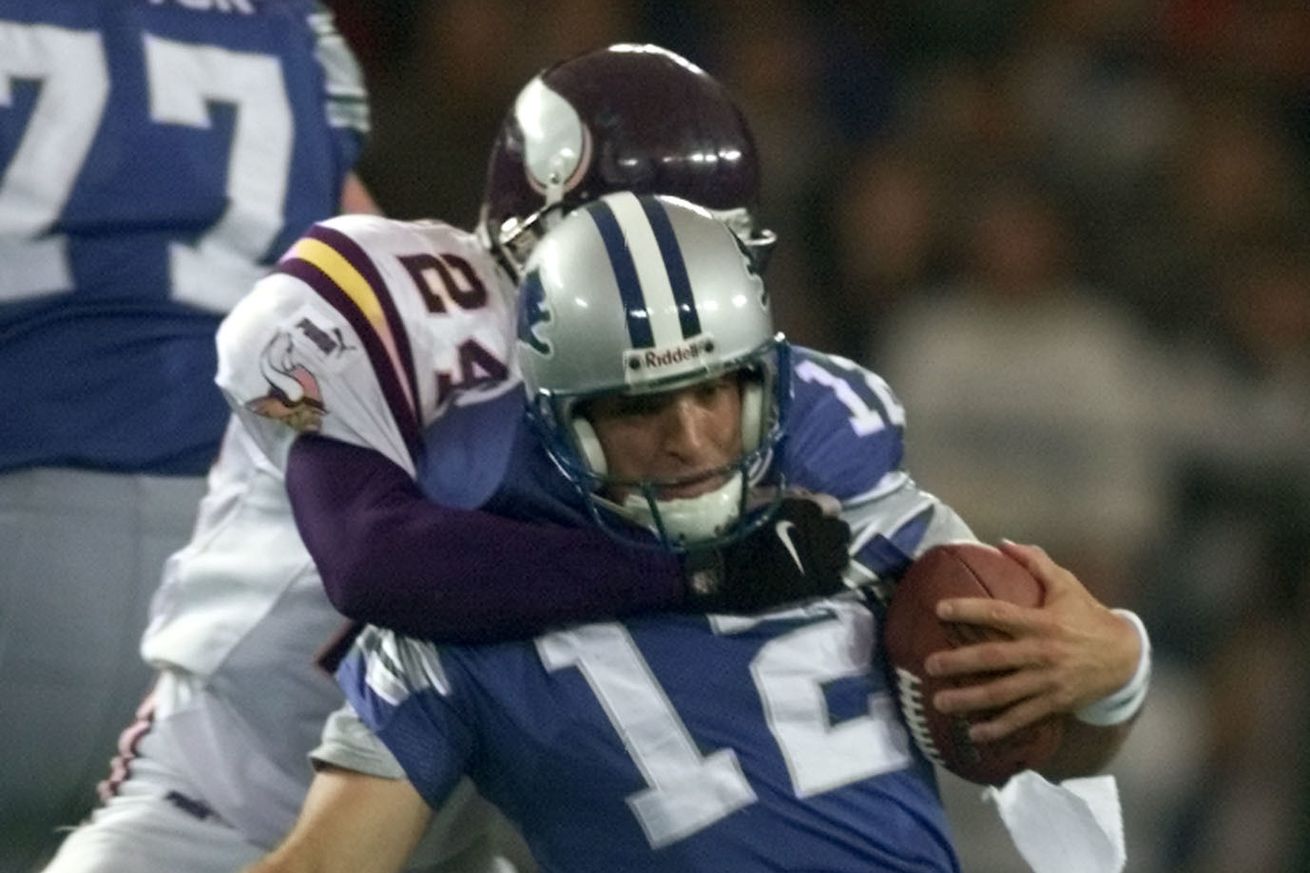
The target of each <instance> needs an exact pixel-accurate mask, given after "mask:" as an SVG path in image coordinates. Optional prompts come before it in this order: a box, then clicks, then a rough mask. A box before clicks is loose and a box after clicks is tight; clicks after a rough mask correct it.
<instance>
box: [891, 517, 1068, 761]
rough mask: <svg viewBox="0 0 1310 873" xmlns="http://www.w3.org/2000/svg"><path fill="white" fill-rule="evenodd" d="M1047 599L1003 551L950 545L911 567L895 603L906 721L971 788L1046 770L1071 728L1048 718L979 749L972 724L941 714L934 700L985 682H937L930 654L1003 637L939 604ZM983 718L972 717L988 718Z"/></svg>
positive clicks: (923, 746)
mask: <svg viewBox="0 0 1310 873" xmlns="http://www.w3.org/2000/svg"><path fill="white" fill-rule="evenodd" d="M1044 594H1045V591H1044V589H1043V587H1042V583H1041V582H1039V581H1038V580H1037V579H1036V578H1035V577H1033V575H1032V574H1030V573H1029V572H1028V571H1027V570H1026V569H1025V568H1024V567H1022V566H1021V565H1020V564H1018V563H1017V562H1015V561H1014V560H1012V559H1010V558H1009V557H1007V556H1006V555H1005V554H1004V553H1002V552H1001V551H1000V550H999V549H996V548H993V547H992V546H988V545H983V544H981V543H951V544H947V545H941V546H935V547H934V548H931V549H929V550H928V551H926V552H924V553H923V555H921V556H920V557H919V559H918V560H916V561H915V562H914V563H913V564H911V565H910V568H909V570H907V571H906V573H905V575H904V577H902V579H901V581H900V584H899V586H898V587H897V588H896V591H895V593H894V594H893V595H892V599H891V602H890V603H889V604H888V607H887V616H886V619H885V624H884V628H883V637H884V642H885V644H886V647H887V655H888V658H889V660H890V662H891V666H892V668H893V670H894V671H895V678H896V686H897V692H898V695H899V698H900V704H901V712H902V715H903V716H904V718H905V721H906V723H907V724H908V725H909V728H910V732H911V733H912V734H913V736H914V740H915V742H916V743H917V744H918V746H919V748H920V750H922V751H923V753H924V754H925V755H926V756H928V758H930V759H931V760H932V761H934V762H935V763H937V764H939V765H941V766H942V767H945V768H946V769H947V770H949V771H951V772H952V773H954V774H955V775H957V776H960V777H961V778H963V779H967V780H968V781H970V782H976V783H979V784H984V785H1002V784H1004V783H1005V781H1006V780H1007V779H1009V778H1010V777H1011V776H1013V775H1014V774H1015V773H1018V772H1020V771H1022V770H1028V769H1035V768H1037V767H1040V766H1041V765H1042V764H1043V763H1045V762H1046V761H1047V760H1049V759H1050V757H1051V755H1052V754H1053V753H1054V752H1055V749H1056V747H1057V746H1058V745H1059V744H1060V739H1061V736H1062V735H1063V732H1064V730H1063V728H1064V725H1063V721H1062V720H1061V719H1060V718H1058V717H1048V718H1046V719H1043V720H1042V721H1039V722H1036V723H1034V724H1032V725H1029V726H1028V727H1026V728H1023V729H1022V730H1019V731H1016V732H1015V733H1013V734H1011V735H1010V736H1008V737H1005V738H1003V739H1000V740H997V741H995V742H991V743H980V744H974V743H973V742H972V741H971V740H970V739H969V726H970V724H971V723H972V722H971V720H970V718H968V717H965V716H963V715H946V714H944V713H941V712H938V711H937V710H935V709H934V708H933V706H932V698H933V695H935V694H936V693H937V692H938V691H941V690H945V689H947V688H952V687H963V686H965V685H967V684H971V683H976V682H977V681H978V677H965V678H947V677H931V676H929V675H928V674H927V671H925V670H924V661H925V660H926V659H927V658H928V656H929V655H931V654H932V653H934V652H940V651H942V650H944V649H949V648H956V647H960V646H967V645H971V644H973V643H979V642H984V641H986V640H988V639H998V638H1004V634H1002V633H1001V632H999V631H995V630H991V629H989V628H984V627H979V626H976V625H966V624H957V623H953V622H943V621H941V620H940V619H938V618H937V614H936V607H937V602H938V601H940V600H943V599H946V598H951V597H995V598H998V599H1000V600H1005V601H1009V602H1011V603H1017V604H1019V605H1020V606H1040V605H1041V604H1042V600H1043V597H1044ZM979 716H980V714H975V715H974V716H973V717H972V718H973V720H978V721H982V720H985V719H983V718H980V717H979Z"/></svg>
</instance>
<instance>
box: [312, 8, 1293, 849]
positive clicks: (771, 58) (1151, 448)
mask: <svg viewBox="0 0 1310 873" xmlns="http://www.w3.org/2000/svg"><path fill="white" fill-rule="evenodd" d="M329 5H332V6H334V7H335V11H336V12H337V15H338V19H339V23H340V25H341V27H342V29H343V31H344V32H345V33H346V35H347V37H348V39H349V40H350V41H351V43H352V45H353V46H354V47H355V49H356V51H357V52H358V54H359V56H360V58H361V61H362V62H363V64H364V67H365V71H366V74H367V77H368V81H369V85H370V89H371V92H372V98H373V105H374V122H375V135H374V137H373V139H372V142H371V145H370V146H369V149H368V151H367V152H366V155H365V158H364V161H363V162H362V164H361V165H360V172H361V175H362V176H363V178H364V180H365V182H366V183H367V184H368V185H369V186H371V188H372V190H373V191H374V193H375V194H376V195H377V197H378V199H379V201H380V203H381V204H382V206H383V208H384V209H385V210H386V211H387V212H389V213H390V214H392V215H395V216H398V217H404V218H417V217H424V216H432V217H439V218H442V219H445V220H448V221H450V222H452V223H456V224H461V225H463V226H465V227H471V226H472V224H473V222H474V220H475V218H476V216H477V209H478V205H479V203H480V199H481V186H482V178H483V170H484V166H485V160H486V155H487V153H488V150H489V146H490V143H491V140H492V138H493V136H494V134H495V131H496V128H497V126H498V125H499V123H500V121H501V118H502V116H503V114H504V112H505V111H506V109H507V108H508V107H509V105H510V102H511V101H512V99H513V96H514V94H515V93H516V91H517V89H518V88H519V87H520V86H521V85H522V84H523V83H524V82H525V81H526V80H527V79H528V78H529V77H530V76H531V75H533V74H534V73H535V72H536V71H537V70H539V69H540V68H541V67H543V66H545V65H547V64H549V63H550V62H552V61H554V60H557V59H561V58H564V57H567V56H570V55H573V54H575V53H577V52H580V51H585V50H589V49H592V48H595V47H598V46H602V45H605V44H608V43H611V42H618V41H624V42H631V41H651V42H656V43H659V44H662V45H664V46H666V47H669V48H672V49H674V50H676V51H679V52H681V53H683V54H685V55H686V56H688V57H689V58H691V59H692V60H694V61H695V62H697V63H698V64H700V65H701V66H703V67H705V68H706V69H707V70H708V71H709V72H711V73H712V74H713V75H714V76H716V77H717V78H718V79H720V80H721V81H722V82H724V83H725V84H726V85H727V86H728V88H729V90H730V91H731V92H732V93H733V95H734V96H735V98H736V99H737V100H738V102H739V104H740V105H741V107H742V108H743V110H744V111H745V113H746V115H747V117H748V119H749V120H750V123H751V125H752V127H753V128H754V130H755V132H756V136H757V138H758V141H759V142H758V144H759V147H760V151H761V154H762V157H763V170H764V180H765V182H764V194H765V199H764V202H763V204H762V208H761V210H760V214H761V215H762V216H763V219H764V222H765V224H766V225H767V226H770V227H772V228H773V229H774V230H776V231H777V232H778V235H779V238H780V240H781V242H780V245H779V247H778V250H777V252H776V253H775V256H774V259H773V261H772V264H771V266H770V271H769V281H770V284H771V289H772V291H773V294H774V299H775V301H776V307H777V309H778V311H779V317H780V320H781V322H782V326H783V327H784V329H785V330H786V332H787V333H788V334H789V335H790V336H791V337H792V338H793V339H794V340H795V341H798V342H801V343H804V344H807V345H813V346H818V347H820V348H823V349H824V350H827V351H835V352H839V353H841V354H843V355H846V356H847V357H850V358H852V359H855V360H857V361H859V362H860V363H862V364H864V365H866V366H869V367H871V368H873V369H874V370H876V371H877V372H879V373H881V374H882V375H884V376H885V377H887V378H888V379H889V381H890V382H891V384H892V386H893V388H894V389H895V390H896V391H897V393H898V394H899V395H900V397H901V399H902V400H903V401H904V402H905V404H906V406H907V408H908V414H909V419H908V420H909V429H908V432H907V443H908V452H909V458H908V461H909V465H910V468H911V470H912V471H913V472H914V473H915V474H916V477H917V478H918V479H919V481H920V482H921V483H922V484H924V485H925V486H926V487H928V488H929V490H932V491H934V492H936V493H937V494H939V495H940V496H942V497H943V498H944V499H946V500H947V501H948V502H949V503H951V504H952V505H953V506H955V507H956V508H957V509H958V510H959V511H960V512H961V513H962V514H963V516H964V517H965V518H966V519H968V520H969V521H970V522H971V523H972V524H973V525H974V527H975V530H976V531H977V532H978V534H979V535H980V536H981V537H983V538H984V539H988V540H995V539H997V538H999V537H1001V536H1007V537H1010V538H1012V539H1016V540H1020V541H1028V542H1037V543H1040V544H1042V545H1043V546H1045V547H1046V548H1047V549H1048V551H1050V552H1051V553H1052V555H1053V556H1055V557H1056V558H1057V559H1058V560H1059V561H1061V562H1062V563H1064V564H1065V565H1066V566H1069V567H1071V568H1073V569H1075V570H1076V571H1077V572H1078V573H1079V575H1080V577H1081V578H1082V579H1083V580H1084V581H1085V582H1086V583H1087V584H1088V585H1089V587H1091V588H1092V590H1093V591H1094V592H1095V593H1096V594H1097V595H1098V596H1100V597H1101V598H1102V599H1103V600H1104V601H1106V602H1109V603H1113V604H1115V605H1123V606H1127V607H1130V608H1133V609H1135V610H1137V611H1138V612H1139V613H1140V614H1141V615H1142V616H1143V617H1144V618H1145V619H1146V620H1147V622H1148V624H1149V625H1150V627H1151V629H1152V632H1153V634H1154V639H1155V644H1156V674H1155V684H1154V690H1153V694H1152V698H1151V699H1150V702H1149V703H1148V705H1147V709H1146V711H1145V713H1144V715H1143V716H1142V721H1141V723H1140V724H1139V725H1138V727H1137V729H1136V732H1135V734H1134V736H1133V738H1132V740H1131V741H1130V743H1129V745H1128V746H1127V748H1126V749H1125V751H1124V753H1123V754H1122V756H1121V757H1120V759H1119V762H1118V763H1117V765H1116V767H1115V772H1116V774H1117V775H1118V777H1119V780H1120V790H1121V793H1122V799H1123V803H1124V806H1125V811H1126V817H1127V832H1128V843H1129V851H1130V855H1129V857H1130V860H1129V866H1128V870H1130V871H1134V873H1143V871H1204V873H1210V871H1216V873H1217V871H1238V870H1240V871H1284V870H1286V871H1293V870H1298V871H1300V870H1310V752H1308V751H1307V748H1308V747H1310V743H1307V742H1305V740H1306V739H1307V730H1306V728H1305V725H1306V720H1305V715H1306V711H1307V709H1310V707H1308V706H1307V699H1308V697H1310V692H1308V691H1307V689H1310V681H1308V680H1310V676H1307V673H1308V672H1310V670H1308V669H1307V663H1308V662H1310V658H1308V657H1307V655H1310V607H1308V606H1307V590H1310V246H1307V218H1308V217H1310V186H1308V182H1310V179H1308V178H1307V176H1308V171H1310V5H1308V4H1306V3H1305V2H1304V0H1157V2H1149V0H1079V2H1067V0H1054V2H1051V0H1046V2H1042V0H991V2H986V3H979V2H973V0H886V2H878V3H869V2H835V0H809V2H802V0H795V2H785V0H752V2H750V3H731V2H726V0H719V2H715V0H647V2H641V0H536V2H531V0H426V2H425V0H390V2H386V3H354V2H346V0H337V2H335V3H330V4H329ZM651 122H652V123H653V124H657V123H659V120H658V119H652V120H651ZM945 789H946V792H947V795H948V798H949V801H950V805H951V808H952V814H953V817H954V818H955V821H956V830H957V839H958V842H959V846H960V851H961V855H962V857H963V859H964V862H965V869H966V871H969V873H993V871H996V873H1000V871H1009V870H1016V869H1020V866H1019V862H1018V860H1017V857H1016V856H1015V854H1014V852H1013V850H1012V849H1010V848H1009V846H1008V843H1007V841H1006V840H1005V837H1004V836H1003V834H1002V832H1001V831H1000V829H999V825H998V824H997V823H996V820H995V816H994V815H993V814H992V813H991V812H990V811H989V810H988V809H987V808H986V807H985V805H984V804H983V803H982V802H981V801H980V799H979V791H978V789H975V788H972V787H969V786H965V785H963V784H956V783H954V782H952V781H950V780H947V782H946V785H945Z"/></svg>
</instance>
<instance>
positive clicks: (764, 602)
mask: <svg viewBox="0 0 1310 873" xmlns="http://www.w3.org/2000/svg"><path fill="white" fill-rule="evenodd" d="M850 540H851V529H850V526H849V525H847V524H846V522H844V521H842V520H841V519H840V518H837V517H836V516H834V515H829V514H827V513H825V512H824V510H823V508H822V507H821V505H820V503H819V501H818V499H816V498H812V497H798V496H789V497H784V498H783V500H782V502H781V503H780V504H779V506H778V510H777V512H776V513H775V514H774V516H773V518H772V519H770V521H769V522H768V523H767V524H764V525H761V526H760V527H759V528H758V529H756V530H755V531H752V532H751V533H750V534H748V535H747V536H745V537H743V538H742V539H740V540H738V541H736V542H734V543H730V544H728V545H726V546H723V547H722V548H718V549H712V550H705V551H700V552H692V553H689V554H688V556H687V570H688V575H689V578H690V582H689V584H688V588H689V595H688V603H687V608H688V609H689V610H692V611H696V612H718V613H751V612H761V611H763V610H766V609H771V608H773V607H775V606H781V605H782V604H785V603H792V602H795V601H797V600H806V599H809V598H812V597H824V596H827V595H829V594H835V593H837V592H838V591H843V590H845V588H846V584H845V582H843V580H842V570H843V569H844V568H845V567H846V563H847V561H849V560H850V555H849V553H848V551H847V549H848V546H849V544H850Z"/></svg>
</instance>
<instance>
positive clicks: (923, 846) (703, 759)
mask: <svg viewBox="0 0 1310 873" xmlns="http://www.w3.org/2000/svg"><path fill="white" fill-rule="evenodd" d="M792 377H793V389H794V394H793V397H794V399H793V405H792V419H791V425H790V428H789V434H790V436H789V441H788V443H787V444H786V446H785V447H784V449H783V450H782V452H781V454H780V455H779V456H778V457H776V458H775V459H774V460H773V464H774V466H775V468H776V470H777V471H778V472H782V473H784V474H785V475H786V477H787V480H788V482H789V484H792V485H795V486H800V487H805V488H809V489H811V490H815V491H823V492H825V493H829V494H832V495H834V496H837V497H839V498H841V499H842V501H843V513H844V516H845V517H846V518H847V519H848V520H849V521H850V522H851V524H852V528H853V531H854V536H855V549H856V555H855V557H856V560H857V562H858V564H859V565H860V566H861V567H862V568H864V570H865V572H867V573H868V574H869V577H870V579H871V580H876V579H879V578H885V577H888V576H890V575H893V574H896V573H899V571H900V569H902V568H903V566H904V564H905V562H907V561H908V560H910V559H911V557H912V556H913V555H916V554H918V553H919V552H921V551H922V550H923V549H924V548H927V547H928V546H929V545H931V544H933V543H935V542H939V541H943V540H946V539H959V538H962V537H967V536H968V535H969V533H968V529H967V528H965V527H964V526H963V524H962V523H960V522H959V520H958V518H956V517H955V516H954V514H953V513H952V512H951V511H950V510H949V508H947V507H945V506H943V505H941V504H940V503H938V502H937V501H936V500H935V499H933V498H932V497H931V496H930V495H926V494H924V493H923V492H920V491H918V490H917V489H916V488H915V487H914V486H913V482H912V481H911V480H910V479H909V478H908V477H907V476H906V475H905V474H904V472H903V471H902V470H901V469H900V461H901V447H902V431H903V425H904V415H903V412H902V411H901V408H900V406H899V404H898V403H897V402H896V400H895V398H894V397H893V396H892V394H891V392H890V391H889V390H888V389H887V386H886V385H885V384H884V383H883V382H882V381H881V380H880V379H878V378H877V377H876V376H874V375H873V374H871V373H868V372H867V371H864V370H862V369H860V368H858V367H856V366H855V365H854V364H851V363H850V362H848V361H844V360H842V359H840V358H834V357H831V356H826V355H821V354H818V353H815V352H810V351H807V350H803V349H798V350H796V354H795V356H794V358H793V372H792ZM521 408H522V401H521V399H516V398H512V397H509V396H503V397H501V398H499V399H497V400H495V401H493V402H491V403H488V404H481V405H479V406H473V407H467V408H464V407H460V406H459V405H458V404H457V405H456V406H455V407H454V408H452V409H451V410H450V411H449V412H448V413H447V414H446V416H445V417H444V418H443V419H441V420H440V421H438V422H437V423H436V424H435V425H434V426H433V428H431V429H430V431H429V433H428V446H427V448H428V451H427V452H426V456H427V458H428V459H429V461H428V463H427V466H426V467H425V468H424V470H423V484H424V487H425V490H426V491H427V493H428V494H429V495H430V496H433V497H434V498H436V499H439V500H444V501H447V502H450V503H457V504H459V505H475V504H477V503H478V502H479V500H482V499H485V498H486V497H487V494H488V493H489V492H490V491H491V490H492V489H493V487H494V488H495V493H494V495H492V496H491V498H490V500H489V501H487V502H486V504H485V506H486V507H487V508H488V509H492V510H494V511H496V512H498V513H501V514H506V515H511V516H515V517H522V518H528V519H536V520H548V521H554V522H558V523H564V524H586V523H590V522H589V521H588V519H587V515H586V511H585V510H584V509H583V508H582V506H581V504H580V502H579V500H578V498H577V495H576V494H574V493H572V491H571V486H570V485H569V484H568V483H567V482H565V481H564V480H563V479H562V477H560V476H559V475H558V473H557V471H556V470H555V468H554V467H553V465H552V464H551V463H550V461H549V459H548V458H547V457H546V456H545V454H544V452H542V451H541V449H540V446H539V444H538V442H537V441H536V439H535V438H534V437H533V436H532V434H531V433H530V431H529V430H528V428H527V427H525V426H523V425H522V424H518V422H520V420H521V416H520V412H521ZM516 424H517V427H516ZM479 435H481V436H479ZM497 481H499V485H498V486H496V485H495V483H496V482H497ZM524 575H525V581H524V584H525V590H528V591H530V586H531V568H525V571H524ZM529 596H530V594H529ZM877 622H878V615H877V611H876V609H874V608H871V607H870V605H869V604H866V603H865V602H864V601H862V600H858V599H854V598H851V597H843V598H833V599H825V600H818V601H814V602H810V603H807V604H804V605H801V606H798V607H797V608H794V609H788V610H782V611H777V612H773V613H769V614H766V615H764V616H758V617H749V618H748V617H731V616H709V617H704V616H681V615H666V616H658V617H649V618H640V619H632V620H626V621H623V622H608V623H596V624H587V625H581V626H577V627H571V628H566V629H562V630H559V631H557V632H553V633H549V634H546V635H545V636H542V637H540V638H538V639H537V640H534V641H531V642H518V643H506V644H500V645H489V646H436V645H434V644H431V643H428V642H424V641H419V640H414V639H410V638H406V637H403V636H400V635H397V634H395V633H393V632H390V631H386V630H379V629H372V628H370V629H368V630H366V631H365V633H364V635H363V636H361V638H360V639H359V641H358V642H357V644H356V647H355V649H354V650H353V651H352V653H351V655H350V656H349V657H348V658H347V660H346V661H345V662H344V663H343V665H342V668H341V670H340V672H339V674H338V678H339V680H340V681H341V684H342V687H343V688H344V689H345V691H346V694H347V697H348V698H349V700H350V701H351V703H352V705H353V706H354V707H355V709H356V711H357V712H358V713H359V714H360V716H361V717H362V718H363V720H364V721H365V722H366V723H367V724H368V725H369V726H370V727H371V728H372V729H373V730H374V731H375V732H376V733H377V734H378V736H379V737H380V738H381V739H382V740H383V742H384V743H386V745H387V746H388V747H389V748H390V749H391V751H392V752H393V753H394V754H395V756H396V757H397V759H398V760H399V761H400V763H401V765H402V766H403V767H404V768H405V770H406V773H407V774H408V775H409V777H410V779H411V781H412V782H413V783H414V784H415V786H416V787H417V788H418V790H419V791H420V793H421V794H422V795H423V796H424V797H425V798H426V799H427V800H428V802H429V803H431V804H433V805H434V806H435V805H438V804H439V803H440V802H441V801H442V800H443V799H444V798H445V796H446V794H447V792H448V791H450V789H451V788H452V787H453V786H454V784H455V783H456V781H457V780H458V778H459V777H460V775H462V774H468V775H470V776H472V778H473V779H474V781H475V782H476V783H477V785H478V787H479V788H480V789H481V791H482V792H483V793H484V794H485V795H486V796H487V797H488V798H489V799H490V800H492V801H493V802H494V803H496V804H497V805H498V806H500V807H501V808H502V809H503V810H504V811H505V812H506V813H507V814H508V815H509V816H510V818H511V819H513V820H514V821H515V822H516V823H517V824H518V825H519V827H520V829H521V830H522V832H523V834H524V836H525V838H526V839H527V841H528V843H529V844H530V846H531V848H532V851H533V853H534V855H535V857H536V858H537V860H538V862H539V863H540V864H541V866H542V868H543V869H544V870H570V871H590V870H595V871H613V870H624V871H666V870H678V871H696V870H706V871H709V870H713V871H721V870H756V871H784V870H785V871H796V870H814V871H819V870H823V871H848V870H849V871H857V870H858V871H870V870H885V871H910V870H915V871H952V870H956V869H958V866H957V862H956V859H955V855H954V852H953V850H952V848H951V845H950V841H949V837H948V834H947V826H946V822H945V818H944V814H943V811H942V808H941V804H940V802H939V800H938V798H937V794H936V788H935V785H934V782H933V777H932V770H931V767H930V766H929V765H928V764H927V763H926V762H925V760H924V759H923V757H922V756H921V755H920V754H919V753H918V752H917V750H916V749H915V748H914V746H913V744H912V743H911V741H910V740H909V739H908V737H907V732H906V730H905V727H904V725H903V723H902V721H901V719H900V717H899V713H898V709H897V706H896V704H895V702H894V699H893V696H892V690H891V687H890V685H889V683H888V680H887V667H886V663H885V658H884V655H883V652H882V649H881V646H880V645H878V642H877V640H878V636H877Z"/></svg>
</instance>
